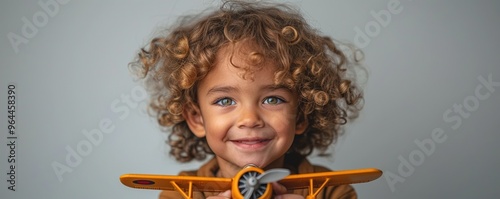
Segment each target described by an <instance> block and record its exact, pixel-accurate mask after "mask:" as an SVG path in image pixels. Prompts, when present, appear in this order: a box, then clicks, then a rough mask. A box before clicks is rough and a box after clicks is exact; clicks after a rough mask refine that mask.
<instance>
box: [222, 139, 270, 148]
mask: <svg viewBox="0 0 500 199" xmlns="http://www.w3.org/2000/svg"><path fill="white" fill-rule="evenodd" d="M269 141H270V139H250V140H245V139H242V140H231V142H233V143H234V144H236V145H237V146H239V147H242V148H251V149H257V148H260V147H263V146H265V145H266V144H267V143H269Z"/></svg>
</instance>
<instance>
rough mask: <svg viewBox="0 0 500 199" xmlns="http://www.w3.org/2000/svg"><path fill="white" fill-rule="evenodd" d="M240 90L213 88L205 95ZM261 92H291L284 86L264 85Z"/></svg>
mask: <svg viewBox="0 0 500 199" xmlns="http://www.w3.org/2000/svg"><path fill="white" fill-rule="evenodd" d="M239 90H240V89H238V88H236V87H233V86H215V87H213V88H211V89H209V90H208V91H207V93H206V95H211V94H215V93H230V92H238V91H239ZM262 90H266V91H275V90H285V91H287V92H292V90H290V88H288V87H286V86H285V85H281V84H279V85H274V84H272V85H266V86H263V87H262Z"/></svg>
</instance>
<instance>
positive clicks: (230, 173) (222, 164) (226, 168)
mask: <svg viewBox="0 0 500 199" xmlns="http://www.w3.org/2000/svg"><path fill="white" fill-rule="evenodd" d="M216 159H217V163H218V165H219V170H218V171H217V173H216V174H215V176H216V177H223V178H232V177H234V176H235V175H236V174H237V173H238V172H239V171H240V170H241V169H243V167H244V166H246V165H243V166H238V165H235V164H232V163H230V162H228V161H226V160H224V159H222V158H220V157H216ZM284 160H285V157H284V156H282V157H280V158H278V159H276V160H275V161H273V162H271V163H270V164H269V165H267V166H265V167H264V168H261V169H263V170H264V171H266V170H269V169H273V168H283V167H284Z"/></svg>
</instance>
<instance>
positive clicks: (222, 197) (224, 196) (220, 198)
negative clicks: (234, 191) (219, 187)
mask: <svg viewBox="0 0 500 199" xmlns="http://www.w3.org/2000/svg"><path fill="white" fill-rule="evenodd" d="M207 199H231V190H227V191H225V192H222V193H220V194H219V195H217V196H210V197H208V198H207Z"/></svg>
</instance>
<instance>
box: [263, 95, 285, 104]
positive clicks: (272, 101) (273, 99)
mask: <svg viewBox="0 0 500 199" xmlns="http://www.w3.org/2000/svg"><path fill="white" fill-rule="evenodd" d="M283 102H285V100H283V99H281V98H279V97H267V98H266V99H264V104H272V105H274V104H281V103H283Z"/></svg>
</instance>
